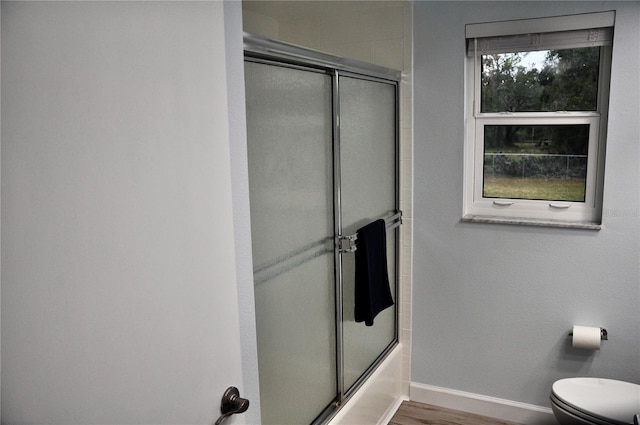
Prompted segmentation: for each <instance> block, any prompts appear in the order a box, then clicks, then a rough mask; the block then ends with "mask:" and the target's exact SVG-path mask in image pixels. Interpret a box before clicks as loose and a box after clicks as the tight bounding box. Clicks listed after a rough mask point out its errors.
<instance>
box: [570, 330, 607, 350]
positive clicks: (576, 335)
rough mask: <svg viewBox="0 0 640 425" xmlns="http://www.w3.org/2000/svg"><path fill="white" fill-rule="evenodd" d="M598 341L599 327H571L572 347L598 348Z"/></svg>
mask: <svg viewBox="0 0 640 425" xmlns="http://www.w3.org/2000/svg"><path fill="white" fill-rule="evenodd" d="M600 342H601V339H600V328H596V327H592V326H574V327H573V348H582V349H584V350H599V349H600Z"/></svg>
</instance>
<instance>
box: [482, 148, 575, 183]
mask: <svg viewBox="0 0 640 425" xmlns="http://www.w3.org/2000/svg"><path fill="white" fill-rule="evenodd" d="M484 175H485V176H486V177H490V176H491V177H522V178H545V179H564V180H572V179H586V177H587V155H561V154H526V153H525V154H522V153H485V154H484Z"/></svg>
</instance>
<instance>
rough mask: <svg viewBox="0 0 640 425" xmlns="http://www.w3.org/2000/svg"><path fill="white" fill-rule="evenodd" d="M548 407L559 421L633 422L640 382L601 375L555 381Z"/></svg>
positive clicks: (566, 424) (639, 410)
mask: <svg viewBox="0 0 640 425" xmlns="http://www.w3.org/2000/svg"><path fill="white" fill-rule="evenodd" d="M551 409H552V410H553V414H554V415H555V416H556V419H558V422H559V423H560V424H561V425H583V424H591V425H634V424H638V420H640V417H637V418H635V422H634V417H635V416H636V415H640V385H636V384H632V383H629V382H623V381H616V380H613V379H601V378H567V379H561V380H559V381H556V382H554V384H553V386H552V388H551Z"/></svg>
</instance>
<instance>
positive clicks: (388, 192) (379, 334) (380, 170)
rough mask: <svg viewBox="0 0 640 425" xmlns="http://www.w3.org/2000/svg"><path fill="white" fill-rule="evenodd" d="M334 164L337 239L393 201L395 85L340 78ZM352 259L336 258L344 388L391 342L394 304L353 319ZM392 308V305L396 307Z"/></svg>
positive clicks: (391, 233)
mask: <svg viewBox="0 0 640 425" xmlns="http://www.w3.org/2000/svg"><path fill="white" fill-rule="evenodd" d="M339 87H340V157H341V158H340V163H341V167H340V169H341V192H342V194H341V204H342V234H343V235H351V234H354V233H356V231H357V230H358V229H359V228H360V227H362V226H364V225H365V224H368V223H370V222H371V221H374V220H376V219H378V218H382V217H385V216H390V215H392V214H393V213H394V212H395V210H396V208H397V201H396V186H397V184H396V179H397V173H396V85H395V84H389V83H384V82H378V81H372V80H366V79H359V78H351V77H345V76H341V77H340V80H339ZM396 232H397V230H388V231H387V266H388V272H389V283H390V287H391V295H392V297H393V300H394V303H396V301H397V298H396V284H395V280H396V260H395V259H396V242H395V241H396V237H395V234H396ZM354 276H355V257H354V254H352V253H345V254H342V277H343V279H342V287H343V294H342V296H343V340H344V347H343V351H344V388H345V390H347V391H348V389H349V388H350V387H351V386H352V385H353V384H354V383H355V382H356V381H357V380H358V378H359V377H360V376H362V374H363V373H364V372H365V371H366V370H367V369H368V368H369V367H370V366H371V365H372V363H373V362H374V361H375V360H376V359H377V358H378V357H379V356H380V355H381V354H382V352H383V351H384V350H385V349H386V348H387V347H388V346H389V345H390V344H392V343H393V342H394V341H395V337H396V333H395V329H396V311H395V309H396V305H394V306H392V307H390V308H387V309H386V310H384V311H382V312H381V313H380V314H378V316H377V317H376V318H375V320H374V323H373V326H366V325H365V324H364V323H363V322H358V323H357V322H355V320H354V290H355V280H354ZM396 304H397V303H396Z"/></svg>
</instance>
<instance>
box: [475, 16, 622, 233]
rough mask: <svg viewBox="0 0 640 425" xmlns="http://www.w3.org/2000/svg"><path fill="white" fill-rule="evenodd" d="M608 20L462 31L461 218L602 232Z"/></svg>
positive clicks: (570, 20) (485, 26)
mask: <svg viewBox="0 0 640 425" xmlns="http://www.w3.org/2000/svg"><path fill="white" fill-rule="evenodd" d="M613 21H614V12H605V13H594V14H584V15H574V16H562V17H555V18H541V19H528V20H520V21H508V22H495V23H484V24H472V25H467V29H466V31H467V63H466V65H467V67H466V72H467V77H466V78H467V81H466V96H467V111H466V114H467V125H466V146H465V200H464V206H465V215H464V218H463V220H465V221H491V222H510V223H514V222H515V223H533V224H548V225H562V226H567V225H578V226H586V227H590V226H591V227H595V228H597V227H598V225H599V223H600V220H601V211H602V183H603V175H604V143H605V139H606V117H607V107H608V90H609V74H610V67H611V45H612V39H613Z"/></svg>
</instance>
